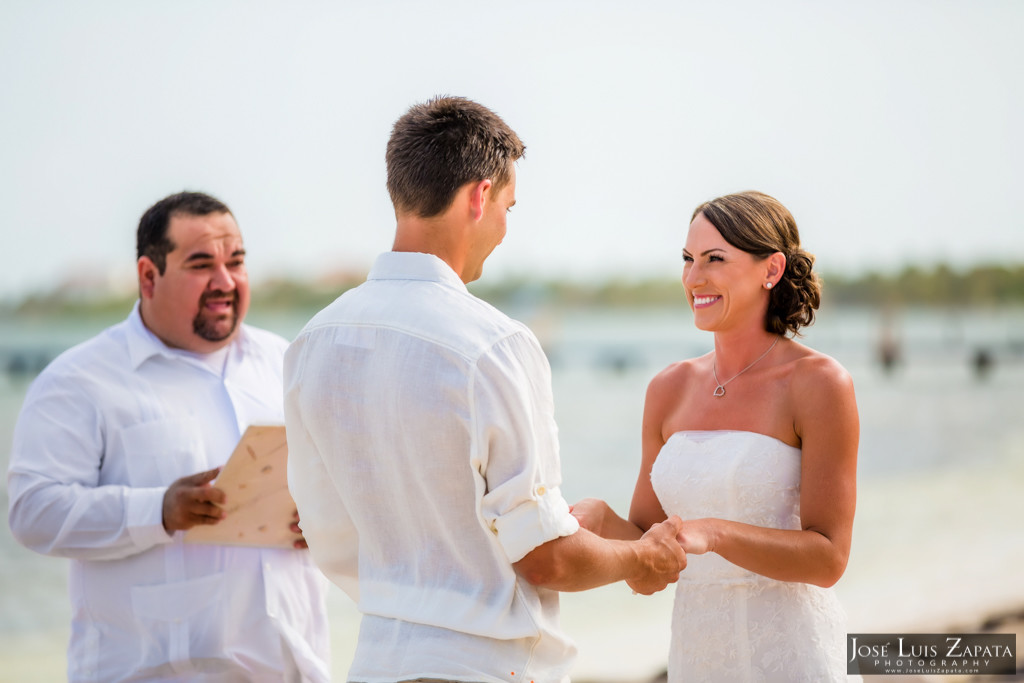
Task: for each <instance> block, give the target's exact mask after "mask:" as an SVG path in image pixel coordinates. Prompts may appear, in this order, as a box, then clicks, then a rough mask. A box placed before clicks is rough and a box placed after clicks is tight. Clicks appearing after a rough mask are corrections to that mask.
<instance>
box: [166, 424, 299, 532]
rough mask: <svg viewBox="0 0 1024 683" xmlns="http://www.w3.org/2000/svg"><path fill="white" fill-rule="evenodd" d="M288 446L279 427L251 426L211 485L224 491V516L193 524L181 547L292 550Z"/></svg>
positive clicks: (281, 427) (291, 508)
mask: <svg viewBox="0 0 1024 683" xmlns="http://www.w3.org/2000/svg"><path fill="white" fill-rule="evenodd" d="M287 469H288V442H287V441H286V440H285V433H284V426H283V425H260V426H256V425H253V426H250V427H249V428H248V429H246V430H245V434H243V435H242V438H241V439H239V440H238V445H237V446H236V447H235V450H234V452H233V453H232V454H231V457H230V458H229V459H228V461H227V463H226V464H225V465H224V467H223V469H221V471H220V474H219V475H217V479H215V480H214V482H213V486H216V487H217V488H219V489H221V490H222V491H224V493H225V495H226V496H227V502H226V503H225V505H224V511H225V512H226V513H227V516H226V517H225V518H224V519H222V520H221V521H220V522H218V523H217V524H209V525H201V526H194V527H192V528H191V529H189V530H188V531H186V532H185V542H186V543H212V544H215V545H246V546H258V547H269V548H292V547H294V546H293V544H294V543H295V541H297V540H299V539H300V538H301V536H300V535H299V534H296V533H295V532H293V531H292V530H291V529H290V528H289V527H290V526H291V524H292V522H293V521H294V514H295V501H294V500H292V496H291V493H289V492H288V471H287Z"/></svg>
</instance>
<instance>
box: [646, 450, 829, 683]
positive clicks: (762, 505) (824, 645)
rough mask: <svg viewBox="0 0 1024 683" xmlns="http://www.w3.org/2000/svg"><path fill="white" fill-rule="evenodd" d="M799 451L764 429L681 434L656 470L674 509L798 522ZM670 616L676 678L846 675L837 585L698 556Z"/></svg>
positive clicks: (779, 523)
mask: <svg viewBox="0 0 1024 683" xmlns="http://www.w3.org/2000/svg"><path fill="white" fill-rule="evenodd" d="M800 461H801V451H800V449H799V448H794V447H793V446H790V445H788V444H786V443H783V442H782V441H779V440H778V439H775V438H773V437H770V436H766V435H764V434H757V433H754V432H744V431H700V432H678V433H676V434H673V435H672V436H671V437H670V438H669V440H668V441H667V442H666V443H665V445H664V447H662V450H661V452H660V453H659V454H658V457H657V459H656V460H655V462H654V466H653V468H652V469H651V483H652V484H653V486H654V491H655V493H656V494H657V495H658V499H659V500H660V501H661V504H662V507H663V508H664V510H665V512H666V513H667V514H670V515H671V514H676V515H679V516H680V517H682V519H683V520H684V521H685V520H687V519H696V518H702V517H715V518H719V519H728V520H733V521H737V522H744V523H746V524H752V525H756V526H761V527H770V528H775V529H800V528H801V525H800ZM687 562H688V564H687V568H686V570H685V571H683V573H682V574H681V575H680V577H679V584H678V587H677V589H676V602H675V608H674V610H673V616H672V651H671V652H670V656H669V681H670V683H675V682H681V681H686V683H692V682H694V681H712V682H714V683H725V682H727V681H757V682H761V681H780V682H783V681H784V682H786V683H793V682H795V681H813V682H815V683H820V682H821V681H841V680H846V675H845V662H844V656H843V655H844V653H845V647H846V640H845V633H846V623H845V614H844V613H843V610H842V607H841V606H840V605H839V603H838V601H837V600H836V598H835V596H834V595H833V593H832V591H831V590H827V589H822V588H819V587H817V586H812V585H809V584H805V583H795V582H783V581H775V580H772V579H769V578H766V577H764V576H760V575H758V574H755V573H753V572H750V571H748V570H746V569H743V568H742V567H738V566H736V565H734V564H732V563H731V562H729V561H728V560H726V559H724V558H723V557H721V556H719V555H716V554H714V553H707V554H705V555H691V556H689V557H688V558H687Z"/></svg>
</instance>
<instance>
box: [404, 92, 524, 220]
mask: <svg viewBox="0 0 1024 683" xmlns="http://www.w3.org/2000/svg"><path fill="white" fill-rule="evenodd" d="M525 151H526V146H525V145H524V144H523V143H522V141H521V140H520V139H519V136H518V135H516V133H515V131H513V130H512V129H511V128H509V127H508V125H507V124H506V123H505V122H504V121H502V120H501V117H499V116H498V115H497V114H495V113H494V112H493V111H491V110H490V109H488V108H487V107H484V106H483V105H480V104H477V103H476V102H473V101H472V100H467V99H466V98H464V97H447V96H444V97H435V98H433V99H431V100H428V101H427V102H424V103H422V104H417V105H414V106H413V107H411V108H410V109H409V111H408V112H406V113H405V114H404V115H403V116H402V117H401V118H400V119H398V121H396V122H395V125H394V127H393V128H392V130H391V138H390V139H389V140H388V148H387V155H386V160H387V169H388V193H389V194H390V195H391V202H392V203H393V204H394V205H395V211H396V212H397V213H415V214H416V215H418V216H420V217H421V218H429V217H431V216H436V215H438V214H440V213H442V212H444V210H445V209H447V208H448V207H449V206H451V203H452V200H453V199H454V198H455V193H456V192H457V191H458V189H459V188H460V187H462V186H463V185H465V184H466V183H469V182H475V181H479V180H485V179H487V178H490V180H491V182H493V183H494V187H495V188H501V187H503V186H504V185H505V184H506V183H508V182H509V181H510V180H511V178H512V165H513V164H514V163H515V162H516V161H517V160H518V159H520V158H521V157H522V156H523V154H524V153H525Z"/></svg>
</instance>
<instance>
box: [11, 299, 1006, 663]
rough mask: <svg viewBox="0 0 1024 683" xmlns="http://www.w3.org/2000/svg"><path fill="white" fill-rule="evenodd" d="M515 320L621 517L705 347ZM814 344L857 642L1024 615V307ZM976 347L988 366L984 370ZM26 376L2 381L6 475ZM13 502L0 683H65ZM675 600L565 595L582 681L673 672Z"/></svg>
mask: <svg viewBox="0 0 1024 683" xmlns="http://www.w3.org/2000/svg"><path fill="white" fill-rule="evenodd" d="M510 313H511V314H513V315H514V316H515V317H518V318H520V319H522V320H523V321H524V322H527V323H528V324H529V325H530V326H531V327H532V328H533V329H534V330H535V331H536V333H537V335H538V337H539V338H540V339H541V342H542V344H544V346H545V349H546V350H547V352H548V354H549V357H550V359H551V363H552V372H553V381H554V392H555V406H556V417H557V420H558V424H559V433H560V442H561V457H562V468H563V479H564V481H563V487H562V488H563V492H564V494H565V496H566V498H567V499H569V500H570V502H571V501H574V500H577V499H579V498H583V497H601V498H604V499H606V500H608V501H609V502H610V503H611V504H612V506H613V507H615V508H616V509H617V510H618V511H619V512H620V513H621V514H625V513H626V511H627V510H628V506H629V498H630V495H631V493H632V490H633V484H634V482H635V479H636V472H637V468H638V467H639V459H640V449H639V443H640V439H639V433H640V419H641V415H642V410H643V397H644V392H645V390H646V386H647V382H648V381H649V380H650V378H651V377H652V376H653V375H654V374H655V373H656V372H658V371H659V370H660V369H662V368H663V367H664V366H666V365H667V364H668V363H670V362H673V361H675V360H679V359H682V358H686V357H690V356H693V355H697V354H700V353H704V352H706V351H707V350H709V349H710V348H711V343H712V342H711V337H710V335H708V334H706V333H703V332H700V331H697V330H695V329H694V328H693V325H692V319H691V317H690V315H689V313H688V312H687V311H685V310H684V309H662V310H636V311H621V310H614V311H609V310H605V311H594V310H587V311H575V312H570V313H565V312H560V313H557V314H556V313H554V312H551V311H547V310H544V309H530V310H527V309H524V310H519V311H510ZM308 317H309V315H308V314H307V313H306V312H298V313H295V314H292V315H288V316H281V315H277V316H260V315H258V314H257V313H254V314H252V315H251V316H250V322H252V323H253V324H257V325H261V326H263V327H267V328H269V329H272V330H275V331H277V332H279V333H280V334H282V335H284V336H286V337H289V338H290V337H292V336H294V334H295V333H296V332H297V331H298V330H299V329H300V328H301V326H302V324H303V323H304V322H305V320H306V319H308ZM109 322H113V321H102V320H96V321H89V322H81V321H77V322H66V323H64V324H55V323H52V322H48V323H37V324H34V325H33V324H24V323H22V324H18V325H14V324H12V323H11V322H10V321H4V320H0V359H4V363H5V364H6V363H8V362H9V359H10V357H11V355H10V351H11V350H12V349H34V350H36V351H38V352H40V353H41V354H42V355H47V354H51V355H52V353H55V352H56V351H57V350H59V349H62V348H66V347H67V346H68V345H70V344H72V343H75V342H76V341H79V340H81V339H85V338H87V337H88V336H90V335H91V334H93V333H95V332H96V331H98V330H99V329H102V327H104V326H105V325H106V324H108V323H109ZM883 324H884V325H888V326H889V328H890V329H889V331H890V333H891V334H892V335H893V336H894V337H895V338H897V339H898V340H899V341H900V344H901V351H902V362H900V363H899V364H897V365H896V367H895V368H894V369H893V370H892V371H891V372H886V371H884V370H883V369H882V367H881V365H880V364H879V363H878V361H877V349H878V343H879V339H880V337H881V335H882V332H883ZM804 343H806V344H808V345H810V346H812V347H814V348H817V349H819V350H821V351H823V352H825V353H828V354H830V355H832V356H833V357H835V358H837V359H838V360H839V361H840V362H842V363H843V365H844V366H846V368H847V369H848V370H849V371H850V372H851V374H852V375H853V378H854V383H855V386H856V390H857V397H858V405H859V408H860V414H861V446H860V456H859V471H858V508H857V516H856V521H855V527H854V541H853V551H852V555H851V558H850V564H849V567H848V569H847V572H846V574H845V576H844V577H843V579H842V580H841V581H840V582H839V584H838V585H837V587H836V590H837V592H838V594H839V596H840V599H841V600H842V601H843V603H844V605H845V607H846V609H847V612H848V614H849V617H850V631H851V632H893V631H918V632H936V631H939V632H941V631H949V630H955V629H957V628H963V627H967V626H969V625H971V624H972V623H973V622H974V621H975V620H977V619H979V618H980V617H982V616H983V615H988V614H993V613H998V612H1001V611H1008V610H1012V609H1019V608H1020V607H1022V606H1024V581H1021V579H1020V576H1021V567H1024V524H1022V520H1024V419H1022V417H1024V311H1022V310H1019V309H1011V310H1000V309H986V310H970V311H943V312H935V311H909V312H904V313H903V314H901V315H898V316H893V315H891V314H890V315H886V316H883V315H882V314H880V313H878V312H876V311H871V310H848V309H845V310H844V309H839V310H826V311H825V312H824V313H822V314H821V315H820V316H819V319H818V321H817V323H816V324H815V325H814V326H813V327H812V328H810V329H809V330H808V332H807V335H806V337H805V339H804ZM979 350H985V351H986V352H987V353H988V354H989V357H990V358H991V359H992V361H993V362H992V364H991V365H990V366H988V369H987V370H985V371H979V370H978V366H977V365H976V362H975V361H976V357H977V356H978V353H979ZM4 354H6V356H5V355H4ZM30 360H31V359H30ZM31 362H36V361H31ZM29 378H30V373H29V374H26V375H18V374H10V373H7V374H3V373H0V443H2V444H3V445H2V446H0V464H3V465H4V466H5V469H6V461H7V457H8V454H9V445H10V441H11V433H12V430H13V426H14V422H15V420H16V418H17V413H18V410H19V408H20V405H21V402H22V400H23V397H24V392H25V390H26V388H27V384H28V380H29ZM6 502H7V499H6V487H4V488H3V490H0V503H2V508H3V511H2V512H0V515H2V517H3V519H4V522H5V523H4V524H3V528H2V529H0V681H19V682H24V681H54V680H61V679H62V678H63V677H64V671H65V655H64V648H65V645H66V641H67V637H68V625H67V622H68V618H69V608H68V600H67V588H66V579H67V563H66V561H64V560H61V559H56V558H49V557H43V556H39V555H36V554H34V553H32V552H30V551H28V550H26V549H24V548H22V547H20V546H19V545H17V543H16V542H15V541H14V540H13V538H12V537H11V535H10V532H9V530H8V529H7V525H6V509H7V505H6ZM671 605H672V589H671V588H670V589H669V590H666V591H663V592H662V593H659V594H658V595H656V596H652V597H643V596H634V595H632V593H631V591H630V590H629V589H628V588H627V587H626V586H625V585H621V584H620V585H613V586H608V587H605V588H602V589H598V590H595V591H589V592H586V593H578V594H567V595H564V596H563V597H562V607H563V609H562V612H563V624H564V626H565V627H566V629H567V630H568V631H569V633H570V634H571V635H572V636H573V637H574V638H575V639H576V641H577V644H578V646H579V650H580V657H579V663H578V665H577V667H576V670H575V672H574V678H576V679H577V680H607V681H611V680H617V681H642V680H647V679H649V678H650V677H652V676H654V675H656V674H657V673H659V672H660V671H661V670H663V668H664V666H665V661H666V658H667V657H666V653H667V650H668V646H669V624H670V613H671ZM329 608H330V613H331V622H332V641H333V657H334V672H335V678H336V680H344V676H345V672H346V671H347V666H348V662H349V660H350V658H351V656H352V652H353V649H354V643H355V637H356V633H357V630H358V622H359V615H358V613H357V612H356V610H355V608H354V606H353V605H352V604H351V603H350V602H349V601H348V599H347V598H346V597H345V596H344V595H343V594H342V593H341V592H340V591H338V590H335V591H333V592H332V594H331V596H330V603H329Z"/></svg>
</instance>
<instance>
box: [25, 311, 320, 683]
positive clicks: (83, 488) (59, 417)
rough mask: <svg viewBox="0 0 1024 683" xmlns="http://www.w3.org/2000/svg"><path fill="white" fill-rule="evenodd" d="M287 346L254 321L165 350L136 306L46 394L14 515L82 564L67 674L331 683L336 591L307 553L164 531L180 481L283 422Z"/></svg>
mask: <svg viewBox="0 0 1024 683" xmlns="http://www.w3.org/2000/svg"><path fill="white" fill-rule="evenodd" d="M286 346H287V342H286V341H285V340H284V339H282V338H280V337H278V336H277V335H274V334H271V333H269V332H266V331H263V330H259V329H256V328H252V327H248V326H243V327H242V329H241V331H240V334H239V336H238V338H237V339H235V340H234V341H233V342H232V343H231V344H230V345H229V346H228V347H226V348H227V353H226V354H225V355H224V356H221V357H219V358H202V357H200V356H197V355H196V354H190V353H188V352H184V351H178V350H175V349H170V348H168V347H167V346H165V345H164V344H163V343H162V342H161V341H160V340H159V339H158V338H157V337H156V336H154V335H153V334H152V333H151V332H150V331H149V330H148V329H147V328H146V327H145V325H143V323H142V319H141V318H140V317H139V312H138V306H137V305H136V308H135V310H133V311H132V313H131V315H130V316H129V318H128V319H127V320H125V321H124V322H122V323H120V324H118V325H115V326H113V327H111V328H109V329H107V330H106V331H104V332H103V333H101V334H100V335H98V336H97V337H94V338H93V339H91V340H89V341H87V342H85V343H83V344H81V345H79V346H77V347H75V348H73V349H71V350H69V351H67V352H66V353H64V354H63V355H61V356H60V357H59V358H57V360H55V361H54V362H53V363H51V364H50V366H49V367H48V368H47V369H46V370H45V371H44V372H43V373H42V374H41V375H40V376H39V377H38V378H37V379H36V381H35V382H34V383H33V384H32V387H31V388H30V389H29V391H28V395H27V397H26V399H25V404H24V407H23V408H22V412H21V415H20V417H19V418H18V423H17V426H16V428H15V433H14V447H13V450H12V454H11V462H10V470H9V475H8V491H9V495H10V517H9V519H10V525H11V530H12V531H13V532H14V535H15V536H16V537H17V539H18V540H19V541H21V543H23V544H24V545H26V546H28V547H29V548H32V549H33V550H36V551H38V552H40V553H45V554H48V555H55V556H59V557H68V558H71V573H70V594H71V608H72V609H71V612H72V623H71V639H70V644H69V648H68V678H69V680H71V681H75V682H77V681H102V682H106V681H121V680H140V681H141V680H145V681H172V680H173V681H204V682H207V683H209V682H213V681H238V680H246V681H268V682H269V681H275V682H280V681H282V680H298V678H296V676H298V675H300V672H301V675H302V677H303V678H302V680H304V681H328V680H330V671H329V666H328V660H329V653H330V639H329V632H328V623H327V613H326V607H325V604H324V598H325V592H326V588H327V581H326V580H325V579H324V578H323V576H322V575H321V574H320V572H319V571H318V570H317V569H316V567H315V565H314V564H313V562H312V560H311V559H310V557H309V553H308V552H306V551H301V550H280V549H274V550H271V549H257V548H240V547H226V546H212V545H211V546H206V545H192V544H184V543H182V540H181V537H182V535H183V532H177V533H175V534H174V535H168V534H167V532H166V531H164V528H163V522H162V519H163V509H162V505H163V497H164V492H165V491H166V490H167V486H168V485H169V484H170V483H172V482H173V481H174V480H175V479H178V478H179V477H182V476H185V475H190V474H196V473H198V472H201V471H204V470H208V469H211V468H213V467H216V466H218V465H223V464H224V463H225V462H226V461H227V459H228V457H229V456H230V455H231V452H232V450H233V449H234V447H235V444H236V443H237V441H238V438H239V436H240V435H241V433H242V432H243V431H244V429H245V428H246V427H247V426H248V425H250V424H268V423H277V424H280V423H281V422H282V421H283V419H284V416H283V413H282V407H281V401H282V398H281V397H282V390H281V368H282V356H283V353H284V349H285V348H286ZM207 361H213V362H212V364H211V363H208V362H207Z"/></svg>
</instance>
